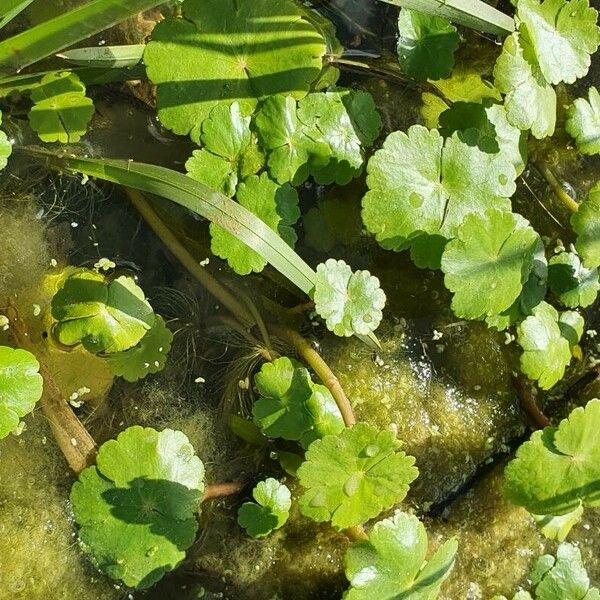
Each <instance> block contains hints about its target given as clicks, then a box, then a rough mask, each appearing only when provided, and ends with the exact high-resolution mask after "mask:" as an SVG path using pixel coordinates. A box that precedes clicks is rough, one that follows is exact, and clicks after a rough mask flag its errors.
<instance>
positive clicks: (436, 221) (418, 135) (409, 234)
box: [363, 125, 516, 264]
mask: <svg viewBox="0 0 600 600" xmlns="http://www.w3.org/2000/svg"><path fill="white" fill-rule="evenodd" d="M465 165H469V168H468V169H465ZM367 172H368V177H367V185H368V187H369V191H368V192H367V194H366V196H365V197H364V199H363V221H364V223H365V226H366V227H367V229H368V230H369V231H370V232H371V233H373V234H375V237H376V239H377V241H378V242H379V243H380V244H381V245H382V246H383V247H384V248H387V249H392V250H403V249H405V248H407V247H409V246H411V245H412V243H413V242H414V241H415V240H416V239H418V237H419V236H422V235H423V234H427V235H429V236H434V235H435V236H441V237H443V238H446V239H451V238H453V237H454V236H455V235H456V232H457V230H458V227H459V226H460V225H461V224H462V222H463V221H464V219H465V216H466V215H467V214H469V213H483V212H484V211H485V210H486V209H487V208H492V207H494V208H498V209H500V210H507V211H510V209H511V204H510V201H509V198H510V196H512V194H513V193H514V191H515V178H516V172H515V167H514V166H513V165H512V164H511V163H510V162H509V161H507V160H504V159H503V158H502V157H500V156H496V155H493V154H487V153H485V152H482V151H481V150H479V149H478V148H476V147H471V146H468V145H467V144H465V143H463V142H462V141H461V140H460V139H459V137H458V134H457V133H455V134H454V135H453V136H452V137H451V138H449V139H447V140H446V141H445V142H444V139H443V138H442V137H441V135H440V133H439V132H438V131H437V130H428V129H426V128H425V127H422V126H421V125H413V126H412V127H411V128H410V129H409V130H408V132H407V133H404V132H400V131H396V132H394V133H392V134H390V135H389V136H388V138H387V139H386V141H385V142H384V145H383V148H382V149H381V150H378V151H377V152H376V153H375V154H374V155H373V157H372V158H371V159H370V160H369V164H368V167H367ZM440 250H441V248H440ZM436 258H437V263H439V255H438V256H437V257H431V259H430V262H432V263H434V264H435V263H436Z"/></svg>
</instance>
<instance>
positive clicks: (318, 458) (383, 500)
mask: <svg viewBox="0 0 600 600" xmlns="http://www.w3.org/2000/svg"><path fill="white" fill-rule="evenodd" d="M399 447H400V442H399V441H398V440H397V439H396V438H395V436H394V434H393V433H392V432H390V431H378V430H377V429H375V428H374V427H372V426H371V425H368V424H367V423H357V424H356V425H354V427H352V428H349V429H348V428H346V429H343V430H342V432H341V433H340V434H338V435H327V436H325V437H324V438H322V439H320V440H317V441H315V442H313V443H312V444H311V445H310V447H309V448H308V450H307V452H306V461H305V462H304V463H303V464H302V466H301V467H300V468H299V469H298V478H299V479H300V484H301V485H302V487H304V488H305V491H304V493H303V494H302V496H301V498H300V510H301V511H302V514H304V515H306V516H307V517H310V518H311V519H313V520H315V521H331V523H332V525H333V526H334V527H336V528H337V529H346V528H348V527H352V526H354V525H360V524H362V523H365V522H366V521H368V520H369V519H372V518H374V517H376V516H377V515H378V514H379V513H380V512H381V511H382V510H384V509H387V508H390V507H392V506H393V505H394V504H396V503H398V502H400V501H402V500H403V499H404V497H405V496H406V493H407V491H408V487H409V485H410V484H411V483H412V482H413V481H414V480H415V479H416V477H417V475H418V473H419V472H418V470H417V469H416V468H415V467H414V462H415V460H414V458H413V457H412V456H407V455H406V454H405V453H404V452H400V451H398V448H399Z"/></svg>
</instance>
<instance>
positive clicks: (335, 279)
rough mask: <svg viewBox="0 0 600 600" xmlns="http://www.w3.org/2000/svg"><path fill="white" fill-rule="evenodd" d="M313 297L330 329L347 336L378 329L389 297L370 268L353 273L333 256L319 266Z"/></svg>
mask: <svg viewBox="0 0 600 600" xmlns="http://www.w3.org/2000/svg"><path fill="white" fill-rule="evenodd" d="M313 299H314V301H315V310H316V312H317V313H318V314H319V316H321V317H322V318H323V319H325V324H326V325H327V329H329V331H333V332H334V333H335V334H336V335H339V336H346V337H349V336H351V335H354V334H359V335H368V334H369V333H371V332H373V331H375V329H377V327H378V326H379V323H381V318H382V316H383V315H382V312H381V311H382V310H383V308H384V306H385V300H386V298H385V293H384V292H383V290H382V289H381V288H380V287H379V279H377V277H374V276H373V275H371V274H370V273H369V272H368V271H355V272H353V271H352V269H351V268H350V267H349V266H348V265H347V264H346V263H345V262H344V261H343V260H335V259H333V258H330V259H328V260H327V261H326V262H324V263H321V264H320V265H318V266H317V277H316V280H315V290H314V293H313Z"/></svg>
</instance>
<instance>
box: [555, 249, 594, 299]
mask: <svg viewBox="0 0 600 600" xmlns="http://www.w3.org/2000/svg"><path fill="white" fill-rule="evenodd" d="M548 283H549V286H550V289H551V290H552V291H553V292H554V293H555V294H556V295H557V296H558V298H559V300H560V301H561V302H562V303H563V304H564V305H565V306H568V307H569V308H577V307H578V306H581V307H586V306H590V305H591V304H593V303H594V302H595V300H596V297H597V296H598V290H600V281H599V279H598V269H587V268H586V267H585V266H584V265H583V264H582V263H581V259H580V258H579V256H577V254H575V253H574V252H561V253H560V254H557V255H556V256H553V257H552V258H551V259H550V266H549V268H548Z"/></svg>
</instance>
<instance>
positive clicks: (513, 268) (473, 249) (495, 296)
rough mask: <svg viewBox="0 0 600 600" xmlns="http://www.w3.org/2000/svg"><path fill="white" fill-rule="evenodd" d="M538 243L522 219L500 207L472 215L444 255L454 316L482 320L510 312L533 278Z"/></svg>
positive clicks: (535, 234)
mask: <svg viewBox="0 0 600 600" xmlns="http://www.w3.org/2000/svg"><path fill="white" fill-rule="evenodd" d="M538 241H539V236H538V234H537V233H536V232H535V231H534V230H533V229H532V228H531V227H530V226H529V223H528V222H527V221H526V220H525V219H523V218H522V217H521V216H519V215H515V214H513V213H509V212H502V211H499V210H496V209H490V210H487V211H486V212H485V213H484V214H483V215H479V214H476V213H474V214H470V215H467V216H466V218H465V221H464V223H463V225H462V226H461V227H460V229H459V230H458V233H457V237H456V239H454V240H451V241H450V242H448V244H447V245H446V248H445V249H444V253H443V255H442V271H443V272H444V273H445V276H444V282H445V284H446V287H447V288H448V289H449V290H450V291H452V292H454V297H453V298H452V310H453V311H454V313H455V314H456V315H457V316H459V317H464V318H467V319H480V318H483V317H489V316H491V315H499V314H501V313H502V312H504V311H505V310H507V309H508V308H510V307H511V306H512V304H513V303H514V302H515V300H516V299H517V298H518V297H519V295H520V294H521V291H522V289H523V284H524V283H525V282H526V281H527V279H528V277H529V274H530V272H531V268H532V266H533V259H534V255H535V252H536V249H537V246H538Z"/></svg>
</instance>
